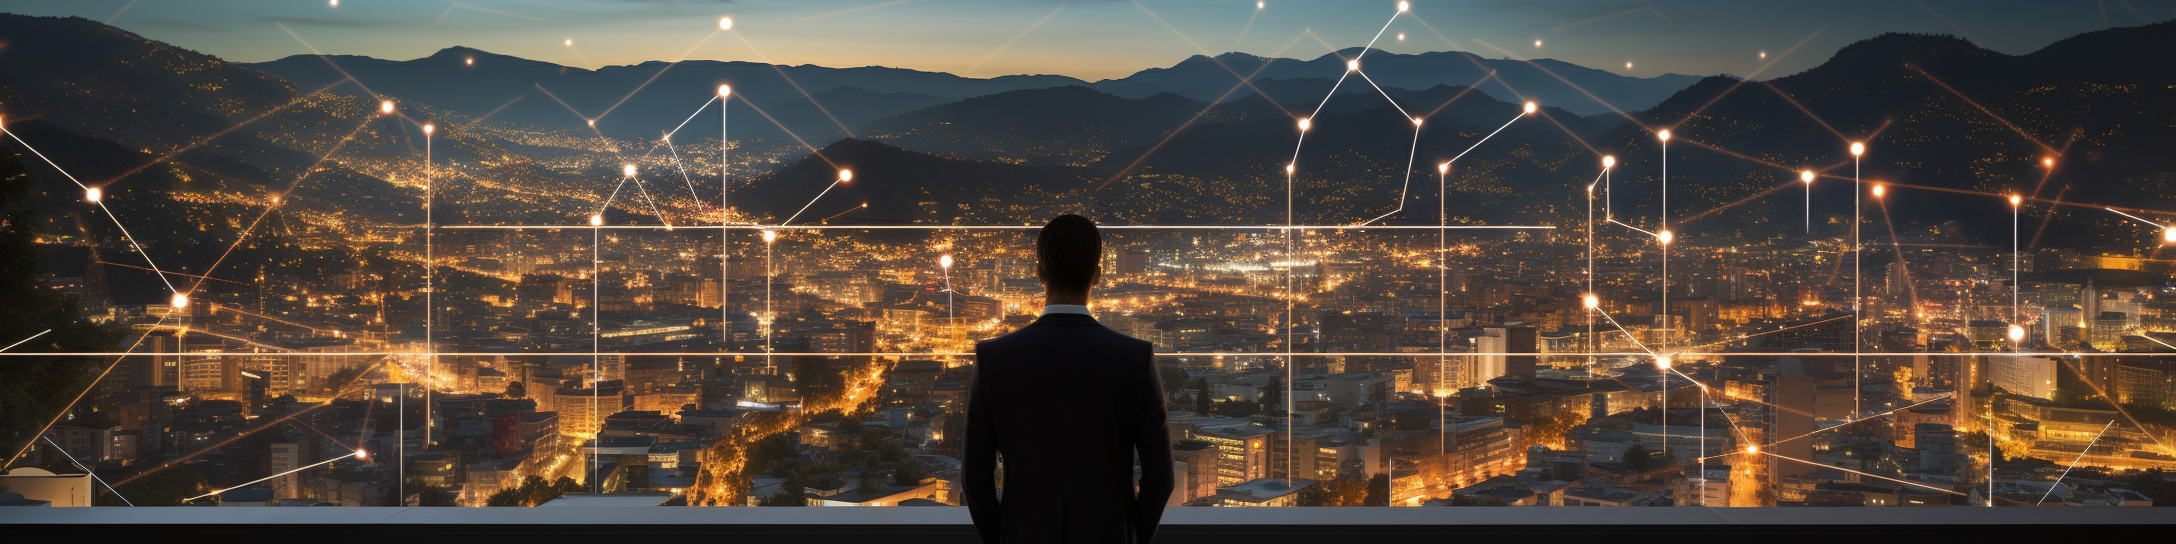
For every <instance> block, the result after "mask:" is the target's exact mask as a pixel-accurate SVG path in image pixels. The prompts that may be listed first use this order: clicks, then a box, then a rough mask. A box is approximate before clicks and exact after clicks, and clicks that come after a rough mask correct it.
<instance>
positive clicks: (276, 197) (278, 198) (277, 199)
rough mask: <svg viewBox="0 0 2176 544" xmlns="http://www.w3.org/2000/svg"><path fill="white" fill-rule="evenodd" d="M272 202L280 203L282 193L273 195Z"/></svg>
mask: <svg viewBox="0 0 2176 544" xmlns="http://www.w3.org/2000/svg"><path fill="white" fill-rule="evenodd" d="M272 203H273V204H278V203H280V195H272Z"/></svg>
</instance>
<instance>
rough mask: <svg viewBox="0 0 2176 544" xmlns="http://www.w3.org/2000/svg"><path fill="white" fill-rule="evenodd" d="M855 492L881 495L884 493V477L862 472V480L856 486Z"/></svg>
mask: <svg viewBox="0 0 2176 544" xmlns="http://www.w3.org/2000/svg"><path fill="white" fill-rule="evenodd" d="M854 492H855V493H858V494H862V495H881V494H883V493H884V479H883V478H878V477H876V475H875V474H869V473H866V472H865V473H862V475H861V482H859V483H858V484H857V485H855V486H854Z"/></svg>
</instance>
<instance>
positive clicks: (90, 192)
mask: <svg viewBox="0 0 2176 544" xmlns="http://www.w3.org/2000/svg"><path fill="white" fill-rule="evenodd" d="M105 197H106V195H105V191H100V190H98V188H97V187H92V188H89V189H84V190H83V200H86V201H90V202H98V201H99V199H103V198H105Z"/></svg>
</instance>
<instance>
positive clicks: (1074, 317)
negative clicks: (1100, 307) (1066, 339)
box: [1034, 314, 1102, 326]
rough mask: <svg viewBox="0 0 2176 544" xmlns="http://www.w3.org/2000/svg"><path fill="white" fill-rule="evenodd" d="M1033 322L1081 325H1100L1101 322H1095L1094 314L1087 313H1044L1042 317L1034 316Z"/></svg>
mask: <svg viewBox="0 0 2176 544" xmlns="http://www.w3.org/2000/svg"><path fill="white" fill-rule="evenodd" d="M1034 324H1036V325H1063V326H1082V325H1101V324H1102V323H1099V322H1097V321H1096V318H1095V317H1094V316H1090V315H1087V314H1044V315H1043V316H1042V317H1039V318H1036V319H1035V323H1034Z"/></svg>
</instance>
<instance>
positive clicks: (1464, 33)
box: [0, 0, 2176, 81]
mask: <svg viewBox="0 0 2176 544" xmlns="http://www.w3.org/2000/svg"><path fill="white" fill-rule="evenodd" d="M335 4H337V5H335ZM1397 4H1398V2H1396V1H1395V0H1390V1H1378V0H1336V1H1303V0H1265V1H1264V2H1263V3H1261V4H1259V5H1260V6H1261V7H1259V8H1257V7H1256V6H1257V5H1258V4H1257V3H1256V2H1255V1H1254V0H1204V1H1195V0H1180V1H1159V0H1142V1H1140V2H1135V1H1130V0H1122V1H1114V0H1073V1H1070V2H1065V1H1058V0H801V1H786V0H741V1H731V0H520V1H515V0H465V1H463V2H447V1H443V0H279V1H272V0H66V1H55V0H0V11H4V12H8V13H20V14H28V15H72V16H80V17H84V18H87V19H92V20H97V21H105V22H108V23H110V24H113V25H114V26H117V27H120V28H122V29H124V30H128V31H131V32H135V33H138V34H141V35H143V36H145V37H148V38H151V39H155V40H160V41H165V42H167V43H171V44H174V45H177V46H180V47H184V48H188V49H193V50H196V51H200V52H204V53H209V54H213V55H217V56H219V57H222V58H225V59H228V60H233V61H240V62H258V61H266V60H272V59H277V58H281V57H286V56H289V55H296V54H308V53H311V52H313V51H315V52H322V53H326V54H351V55H365V56H371V57H378V58H384V59H393V60H407V59H413V58H419V57H424V56H429V55H430V54H431V53H432V52H434V51H437V50H439V49H442V48H446V47H451V46H456V45H461V46H469V47H474V48H477V49H482V50H485V51H490V52H494V53H500V54H506V55H513V56H517V57H523V58H528V59H534V60H541V61H546V62H554V63H559V64H563V65H568V66H578V67H598V66H606V65H616V64H634V63H639V62H643V61H649V60H668V61H670V60H679V59H714V60H745V61H759V62H762V61H768V62H773V63H780V64H816V65H822V66H833V67H850V66H890V67H899V68H911V69H917V70H929V71H942V72H950V73H955V74H961V75H967V76H972V77H994V76H999V75H1009V74H1057V75H1066V76H1072V77H1077V78H1081V79H1086V80H1090V81H1094V80H1100V79H1106V78H1118V77H1124V76H1126V75H1128V74H1131V73H1133V72H1136V71H1139V70H1142V69H1145V68H1152V67H1166V66H1170V65H1172V64H1175V63H1177V62H1179V61H1180V60H1183V59H1185V58H1186V57H1188V56H1191V55H1195V54H1212V55H1213V54H1220V53H1225V52H1232V51H1238V52H1246V53H1253V54H1257V55H1268V56H1279V57H1288V58H1300V59H1311V58H1315V57H1319V56H1321V55H1323V54H1325V53H1328V52H1329V51H1331V50H1333V49H1340V48H1346V47H1355V46H1360V45H1365V44H1367V43H1369V41H1370V40H1371V39H1375V46H1376V48H1378V49H1383V50H1387V51H1392V52H1398V53H1419V52H1426V51H1469V52H1472V53H1475V54H1479V55H1482V56H1485V57H1491V58H1518V59H1532V58H1553V59H1558V60H1563V61H1566V62H1571V63H1575V64H1580V65H1584V66H1589V67H1594V68H1600V69H1605V70H1609V71H1612V72H1617V73H1621V74H1627V75H1632V76H1637V77H1651V76H1655V75H1660V74H1663V73H1680V74H1692V75H1713V74H1733V75H1739V76H1749V77H1756V78H1770V77H1777V76H1782V75H1788V74H1791V73H1796V72H1799V71H1802V70H1805V69H1807V68H1811V67H1813V66H1815V65H1818V64H1819V63H1821V62H1822V61H1824V60H1826V59H1827V58H1828V57H1829V55H1831V54H1832V53H1834V52H1835V51H1836V50H1837V49H1838V48H1841V47H1843V46H1844V45H1847V44H1849V43H1851V42H1855V41H1858V40H1863V39H1866V38H1871V37H1874V36H1877V35H1879V34H1881V33H1884V32H1914V33H1941V34H1952V35H1958V36H1962V37H1965V38H1967V39H1970V40H1972V41H1973V42H1975V43H1978V44H1980V45H1981V46H1983V47H1988V48H1990V49H1994V50H1996V51H2000V52H2003V53H2009V54H2024V53H2029V52H2032V51H2034V50H2037V49H2039V48H2041V47H2044V46H2046V45H2047V44H2049V43H2052V42H2054V41H2056V40H2059V39H2062V38H2065V37H2069V36H2072V35H2075V34H2078V33H2082V32H2089V31H2094V30H2100V29H2104V28H2110V27H2120V26H2137V25H2141V24H2146V23H2148V22H2160V21H2166V20H2169V19H2171V18H2176V0H2069V1H2022V0H1829V1H1818V2H1815V1H1766V2H1764V1H1746V0H1732V1H1720V0H1648V1H1619V0H1411V9H1410V11H1409V12H1407V13H1404V14H1398V13H1397ZM1394 16H1395V17H1394ZM723 17H730V18H731V19H732V23H733V27H732V30H731V31H729V32H720V31H719V20H720V18H723ZM1386 22H1388V26H1387V27H1386V26H1385V23H1386ZM1378 31H1380V32H1381V36H1380V38H1379V39H1378V38H1375V36H1376V33H1377V32H1378ZM1401 36H1402V39H1401ZM567 40H572V45H568V41H567ZM1763 55H1766V56H1765V57H1763Z"/></svg>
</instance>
